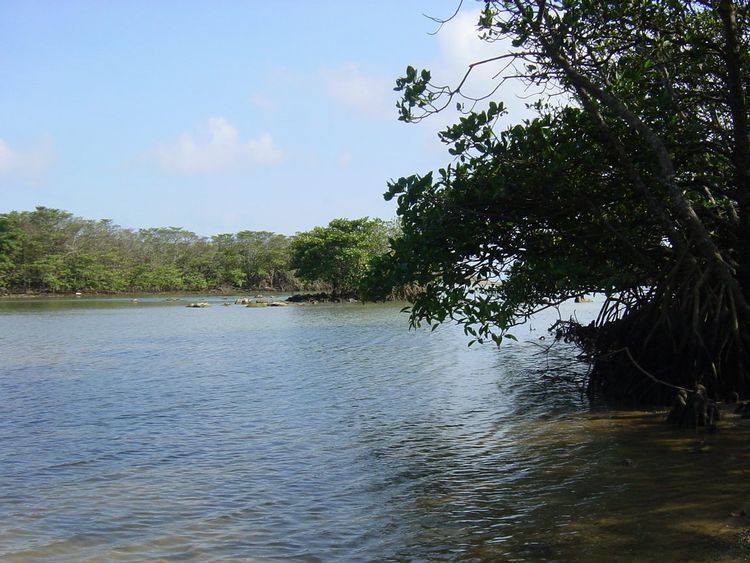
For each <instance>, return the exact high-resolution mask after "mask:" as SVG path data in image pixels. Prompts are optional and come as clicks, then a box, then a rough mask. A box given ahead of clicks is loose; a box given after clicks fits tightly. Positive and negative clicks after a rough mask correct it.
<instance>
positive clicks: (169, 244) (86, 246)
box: [0, 207, 392, 293]
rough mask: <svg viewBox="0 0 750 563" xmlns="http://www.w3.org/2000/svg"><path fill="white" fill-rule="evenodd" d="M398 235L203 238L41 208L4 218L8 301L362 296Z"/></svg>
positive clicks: (0, 227) (381, 227)
mask: <svg viewBox="0 0 750 563" xmlns="http://www.w3.org/2000/svg"><path fill="white" fill-rule="evenodd" d="M391 233H392V226H390V224H389V223H386V222H384V221H380V220H375V219H368V218H363V219H354V220H347V219H335V220H334V221H332V222H331V224H330V225H329V226H328V227H316V228H315V229H313V230H311V231H309V232H307V233H299V234H298V235H296V236H286V235H282V234H277V233H272V232H268V231H248V230H244V231H240V232H238V233H226V234H219V235H215V236H212V237H202V236H199V235H197V234H195V233H193V232H190V231H187V230H185V229H182V228H179V227H164V228H150V229H139V230H132V229H126V228H123V227H120V226H118V225H115V224H113V223H112V221H110V220H107V219H104V220H90V219H83V218H81V217H76V216H74V215H73V214H71V213H69V212H67V211H62V210H59V209H51V208H47V207H37V208H36V209H35V210H34V211H11V212H9V213H4V214H0V293H29V292H37V293H65V292H68V293H69V292H74V291H86V292H98V293H119V292H165V291H198V290H200V291H204V290H222V289H223V290H242V289H261V290H267V291H268V290H275V291H299V290H316V291H333V292H334V293H335V292H340V291H342V290H346V291H355V290H356V287H357V284H358V283H359V279H360V278H361V277H362V276H364V275H365V273H366V271H367V268H368V264H369V261H370V259H371V258H372V256H374V255H375V254H378V253H382V252H385V250H386V249H387V245H388V243H387V237H388V236H389V235H390V234H391Z"/></svg>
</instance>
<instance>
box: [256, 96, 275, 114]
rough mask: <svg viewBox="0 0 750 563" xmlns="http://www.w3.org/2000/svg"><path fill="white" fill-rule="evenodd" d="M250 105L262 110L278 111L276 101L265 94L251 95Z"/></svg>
mask: <svg viewBox="0 0 750 563" xmlns="http://www.w3.org/2000/svg"><path fill="white" fill-rule="evenodd" d="M250 105H252V106H253V107H254V108H256V109H259V110H262V111H276V110H277V109H278V106H277V104H276V102H275V101H274V100H273V99H272V98H270V97H268V96H265V95H263V94H253V95H252V96H250Z"/></svg>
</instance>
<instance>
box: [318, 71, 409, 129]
mask: <svg viewBox="0 0 750 563" xmlns="http://www.w3.org/2000/svg"><path fill="white" fill-rule="evenodd" d="M321 76H322V78H323V86H324V88H325V92H326V94H328V95H329V96H330V97H331V98H333V99H334V100H336V101H337V102H339V103H341V104H343V105H344V106H346V107H348V108H350V109H353V110H354V111H356V112H358V113H360V114H362V115H365V116H367V117H371V118H376V119H394V118H395V115H396V110H395V96H394V94H393V77H391V76H378V75H375V74H368V73H365V72H363V71H362V70H361V69H360V68H359V66H357V65H356V64H353V63H349V64H345V65H342V66H340V67H338V68H335V69H331V68H325V69H323V70H322V71H321Z"/></svg>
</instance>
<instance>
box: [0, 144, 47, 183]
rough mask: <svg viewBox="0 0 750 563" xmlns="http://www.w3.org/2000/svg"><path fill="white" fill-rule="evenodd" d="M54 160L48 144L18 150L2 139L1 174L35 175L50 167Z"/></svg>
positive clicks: (0, 151) (0, 153)
mask: <svg viewBox="0 0 750 563" xmlns="http://www.w3.org/2000/svg"><path fill="white" fill-rule="evenodd" d="M52 160H53V159H52V154H51V150H50V147H49V145H48V144H44V145H41V146H38V147H35V148H31V149H29V150H17V149H12V148H11V147H10V146H9V145H8V144H7V143H6V142H5V141H4V140H2V139H0V175H14V176H15V175H21V176H24V175H35V174H38V173H40V172H43V171H45V170H46V169H47V168H49V167H50V166H51V164H52Z"/></svg>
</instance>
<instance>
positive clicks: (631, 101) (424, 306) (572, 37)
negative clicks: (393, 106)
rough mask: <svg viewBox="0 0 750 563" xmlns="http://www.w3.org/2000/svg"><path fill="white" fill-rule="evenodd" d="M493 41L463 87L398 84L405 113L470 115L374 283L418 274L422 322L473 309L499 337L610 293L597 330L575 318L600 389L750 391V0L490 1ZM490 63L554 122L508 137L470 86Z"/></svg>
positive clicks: (413, 81) (384, 286)
mask: <svg viewBox="0 0 750 563" xmlns="http://www.w3.org/2000/svg"><path fill="white" fill-rule="evenodd" d="M478 33H479V35H480V36H481V37H482V38H483V39H484V40H485V41H487V42H489V43H492V44H494V45H496V46H497V55H496V56H495V57H490V58H488V59H486V60H482V61H477V62H476V63H475V64H474V65H472V66H471V67H470V68H469V69H468V70H467V72H466V75H465V76H464V77H463V78H461V77H457V78H458V80H457V84H458V85H457V86H454V87H450V86H444V85H440V84H435V83H433V82H432V77H431V74H430V72H429V71H428V70H422V71H418V70H417V69H415V68H412V67H409V68H408V69H407V71H406V75H405V76H404V77H403V78H401V79H399V80H398V81H397V89H398V90H400V91H401V92H402V94H403V98H402V101H401V103H400V105H399V107H400V112H401V119H402V120H404V121H408V122H418V121H421V120H422V119H425V118H427V117H429V116H430V115H431V114H434V113H437V112H440V111H442V110H443V109H444V108H446V107H449V106H451V107H453V106H457V107H458V108H459V109H460V110H462V111H463V113H464V116H463V117H461V119H460V121H459V122H458V123H456V124H455V125H453V126H451V127H448V128H447V129H446V130H445V131H443V132H442V133H441V137H442V140H443V141H444V142H445V143H446V144H447V145H448V149H449V152H450V154H451V156H452V161H451V162H450V164H449V165H448V166H446V167H445V168H444V169H442V170H440V171H439V173H437V174H432V173H430V174H424V175H413V176H409V177H405V178H401V179H399V180H397V181H395V182H393V183H392V184H391V185H390V188H389V191H388V192H387V194H386V199H394V200H396V201H397V202H398V215H399V217H400V219H401V221H402V229H403V236H402V237H401V238H399V239H398V240H396V241H395V243H394V249H393V251H392V252H391V253H390V254H389V255H388V256H387V258H386V259H384V260H383V261H382V263H381V267H380V269H379V271H378V273H377V276H376V280H377V282H376V283H373V293H374V294H375V295H377V293H378V291H389V290H390V289H392V288H398V287H404V286H408V285H417V286H419V287H420V288H421V289H422V291H421V292H420V293H418V294H416V295H415V296H414V304H413V307H412V309H411V319H412V322H413V323H414V324H419V323H430V324H437V323H441V322H444V321H446V320H449V319H450V320H457V321H458V322H460V323H462V324H463V325H464V327H465V330H466V332H467V334H470V335H471V336H472V337H473V339H474V340H477V341H479V342H482V341H485V340H490V341H492V340H494V341H496V342H499V341H500V340H502V338H503V337H504V336H506V335H508V334H509V333H508V331H509V330H511V329H512V327H513V326H514V325H516V324H517V323H519V322H523V321H524V320H525V319H527V318H528V317H529V315H531V314H533V313H534V312H536V311H539V310H541V309H544V308H547V307H550V306H554V305H555V304H556V303H559V302H561V301H563V300H566V299H569V298H571V297H574V296H577V295H580V294H584V293H592V292H600V293H604V294H606V295H607V296H608V299H607V301H606V303H605V305H604V306H603V308H602V310H601V313H600V315H599V318H598V319H597V321H596V322H594V323H592V324H591V325H588V326H581V325H580V324H578V323H577V322H575V320H571V321H567V320H564V322H561V323H560V324H558V326H557V327H556V329H557V330H556V334H557V336H558V337H559V338H565V339H567V340H572V341H574V342H576V343H577V344H578V345H579V346H580V348H581V350H582V354H583V355H584V357H585V358H586V359H588V360H589V361H590V362H591V364H592V370H591V371H590V374H589V377H588V382H587V386H588V390H589V391H590V392H591V394H592V395H594V394H595V395H598V396H602V397H604V398H605V399H606V400H608V401H610V402H614V403H630V404H633V403H639V404H643V403H666V402H669V401H671V399H672V397H673V396H674V394H675V391H676V390H679V389H684V390H686V392H687V393H691V394H693V393H694V394H696V395H697V394H699V393H703V389H704V388H705V392H706V393H707V394H708V397H710V398H711V399H713V400H718V399H723V398H726V397H729V396H732V395H733V394H734V393H737V394H739V395H740V397H742V398H747V397H748V396H750V306H749V305H748V303H749V302H750V133H749V131H750V127H749V122H750V118H749V117H748V102H747V97H748V94H749V93H750V60H749V58H750V55H749V53H750V6H748V4H747V3H740V2H733V1H731V0H715V1H709V0H705V1H690V0H681V1H679V2H675V1H671V0H628V1H625V2H615V3H612V2H570V1H568V0H512V1H511V0H502V1H500V0H495V1H491V0H490V1H487V2H485V4H484V8H483V11H482V13H481V16H480V18H479V21H478ZM487 66H493V68H494V72H495V73H496V74H495V80H496V81H497V82H496V84H497V85H501V84H504V83H509V82H512V81H521V82H522V83H523V84H524V87H525V88H526V93H527V95H528V96H531V97H535V98H536V100H537V101H536V102H535V103H534V104H533V109H534V110H535V113H536V117H534V118H533V119H528V120H525V121H522V122H520V123H517V124H515V125H513V126H511V127H509V128H507V129H505V130H502V131H501V130H499V128H498V127H496V126H495V124H496V122H497V119H498V118H499V117H500V116H502V115H504V114H505V107H504V105H503V103H502V101H500V100H496V99H495V100H494V101H489V100H493V96H494V95H495V92H494V91H489V92H487V96H486V97H484V98H480V99H477V98H470V97H467V96H465V95H464V91H463V88H464V87H465V85H466V84H467V82H469V81H470V80H471V77H472V76H473V73H475V72H476V71H477V70H478V69H479V68H486V67H487Z"/></svg>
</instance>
